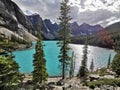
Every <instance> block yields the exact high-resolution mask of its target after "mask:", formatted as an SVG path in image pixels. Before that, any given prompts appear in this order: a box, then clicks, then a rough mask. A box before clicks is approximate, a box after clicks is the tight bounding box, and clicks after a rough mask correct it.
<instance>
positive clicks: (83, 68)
mask: <svg viewBox="0 0 120 90" xmlns="http://www.w3.org/2000/svg"><path fill="white" fill-rule="evenodd" d="M87 49H88V42H87V38H86V42H85V46H84V48H83V58H82V62H81V66H80V69H79V72H78V77H80V78H82V79H83V82H85V81H86V79H87V74H88V69H87V54H88V51H87Z"/></svg>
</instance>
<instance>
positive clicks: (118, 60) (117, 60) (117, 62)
mask: <svg viewBox="0 0 120 90" xmlns="http://www.w3.org/2000/svg"><path fill="white" fill-rule="evenodd" d="M115 48H117V49H116V52H117V54H116V55H115V57H114V58H113V61H112V63H111V68H112V70H113V71H114V72H116V74H117V75H120V42H117V46H115Z"/></svg>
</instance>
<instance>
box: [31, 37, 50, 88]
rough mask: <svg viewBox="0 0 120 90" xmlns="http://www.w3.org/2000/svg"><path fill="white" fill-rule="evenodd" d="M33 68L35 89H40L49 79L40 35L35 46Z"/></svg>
mask: <svg viewBox="0 0 120 90" xmlns="http://www.w3.org/2000/svg"><path fill="white" fill-rule="evenodd" d="M33 66H34V71H33V83H34V85H35V86H34V87H35V88H37V86H39V87H40V85H43V84H44V83H45V81H46V80H47V77H48V74H47V71H46V60H45V55H44V51H43V42H42V37H41V35H39V40H38V41H37V43H36V46H35V54H34V61H33Z"/></svg>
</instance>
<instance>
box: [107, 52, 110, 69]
mask: <svg viewBox="0 0 120 90" xmlns="http://www.w3.org/2000/svg"><path fill="white" fill-rule="evenodd" d="M110 60H111V54H110V55H109V58H108V64H107V68H110V63H111V61H110Z"/></svg>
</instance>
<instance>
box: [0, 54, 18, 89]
mask: <svg viewBox="0 0 120 90" xmlns="http://www.w3.org/2000/svg"><path fill="white" fill-rule="evenodd" d="M18 69H19V66H18V64H17V63H16V62H15V60H14V59H13V55H12V54H11V55H8V56H6V57H5V56H0V89H1V90H16V89H17V87H18V86H17V85H18V84H19V79H20V73H19V70H18ZM13 84H16V89H15V85H13Z"/></svg>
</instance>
